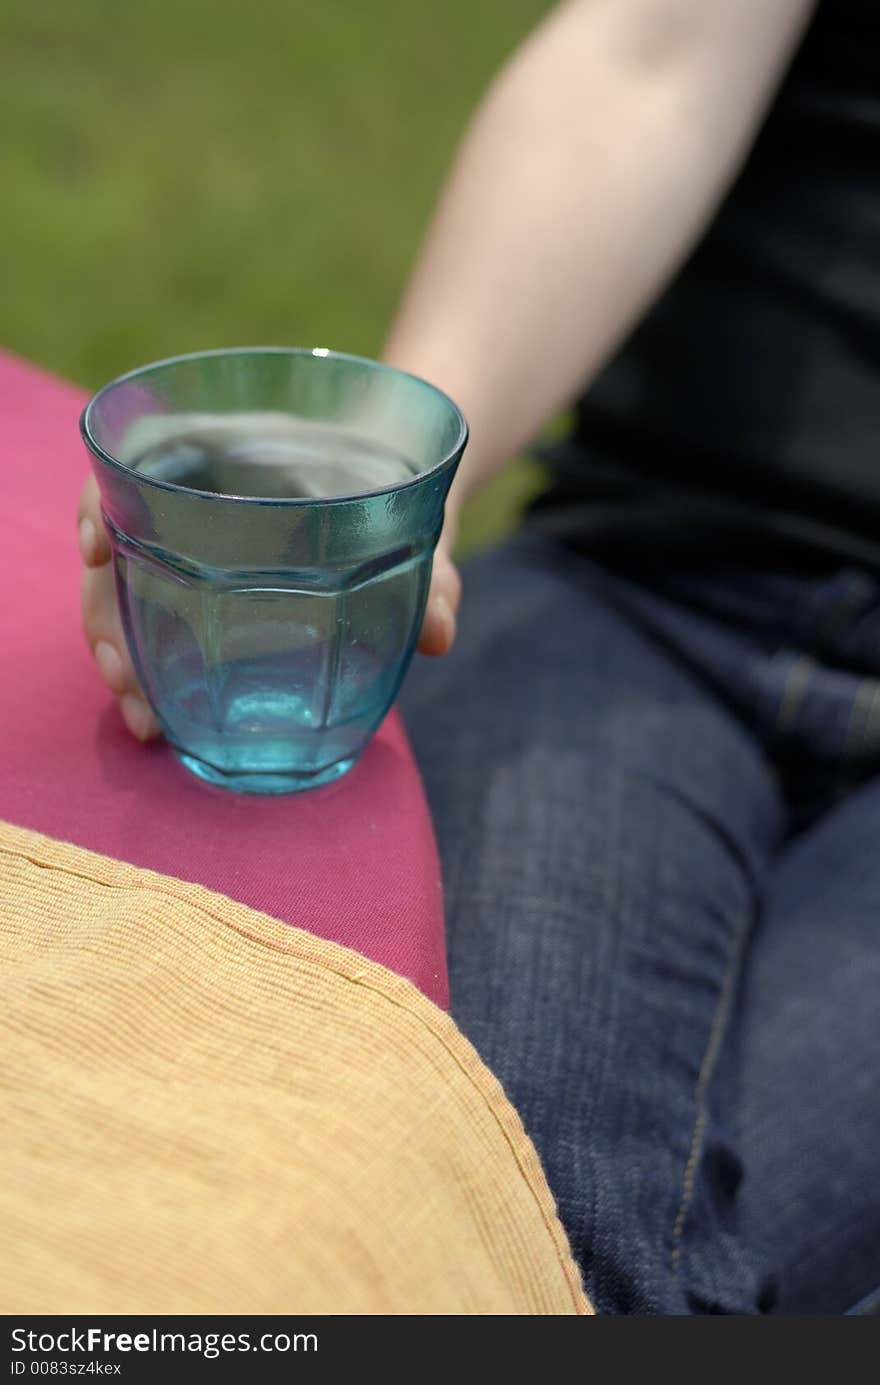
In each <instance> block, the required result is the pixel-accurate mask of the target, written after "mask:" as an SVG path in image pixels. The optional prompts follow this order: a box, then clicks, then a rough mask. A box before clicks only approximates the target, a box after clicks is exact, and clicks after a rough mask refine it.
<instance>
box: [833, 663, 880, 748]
mask: <svg viewBox="0 0 880 1385" xmlns="http://www.w3.org/2000/svg"><path fill="white" fill-rule="evenodd" d="M877 688H878V684H877V680H876V678H863V679H861V681H860V682H859V685H858V687H857V688H856V691H855V695H854V696H853V703H852V707H851V709H850V714H849V721H848V723H847V728H846V733H845V735H844V739H843V745H842V746H841V748H840V757H839V758H840V761H841V763H842V764H846V763H847V762H848V761H850V760H853V759H857V758H858V756H859V754H860V752H861V751H863V750H864V749H865V748H866V746H867V739H868V732H869V730H870V726H871V722H872V721H873V719H874V716H873V714H874V702H875V699H876V697H877Z"/></svg>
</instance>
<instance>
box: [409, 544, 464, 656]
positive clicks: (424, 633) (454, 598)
mask: <svg viewBox="0 0 880 1385" xmlns="http://www.w3.org/2000/svg"><path fill="white" fill-rule="evenodd" d="M460 600H461V578H460V577H459V575H458V571H457V569H456V567H455V564H454V563H453V562H452V559H451V558H450V557H449V556H448V554H447V553H446V552H445V551H444V550H443V549H438V550H437V553H436V554H435V557H434V571H433V574H432V577H431V590H430V592H429V594H428V604H427V607H426V609H425V618H424V621H423V622H422V630H421V634H420V636H419V645H418V647H419V650H420V652H421V653H422V654H448V653H449V650H450V649H451V648H452V645H453V643H454V641H455V627H456V612H457V611H458V605H459V602H460Z"/></svg>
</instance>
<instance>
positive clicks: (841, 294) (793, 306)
mask: <svg viewBox="0 0 880 1385" xmlns="http://www.w3.org/2000/svg"><path fill="white" fill-rule="evenodd" d="M768 3H772V0H768ZM539 455H543V456H544V457H545V458H546V459H547V460H548V461H549V462H550V464H551V467H552V470H553V473H554V480H553V483H552V485H551V488H550V490H549V492H548V493H547V494H546V495H544V496H543V497H542V498H541V499H540V500H539V501H538V502H537V503H536V504H535V506H534V507H533V510H532V514H531V517H530V524H531V527H532V528H537V529H539V530H541V531H543V532H546V533H550V534H554V535H556V536H558V537H560V538H562V539H564V540H566V541H567V542H570V543H573V544H575V545H576V546H578V547H581V548H584V549H586V550H588V551H589V552H591V553H595V554H597V555H598V556H600V557H603V558H609V559H613V558H615V557H621V558H622V559H624V560H626V561H627V562H633V561H635V562H637V563H639V564H650V563H654V562H659V563H661V564H670V563H679V562H685V563H687V562H691V561H694V562H698V563H700V564H705V563H707V562H708V563H709V564H711V565H714V566H717V565H719V564H723V563H728V562H742V561H746V562H753V561H754V562H768V561H769V562H771V563H776V562H777V561H782V560H783V559H785V560H786V561H794V562H796V563H799V564H802V565H808V566H812V565H815V564H817V563H818V564H820V565H822V566H827V565H828V564H829V563H830V564H833V563H836V562H840V561H853V562H856V563H860V564H863V565H866V566H869V567H872V568H877V569H880V0H824V3H822V4H821V5H820V6H819V9H818V11H817V12H816V15H815V17H814V20H813V22H812V24H811V26H810V29H809V31H808V33H807V35H806V37H805V39H804V42H803V44H802V46H801V48H800V50H799V52H798V54H797V56H796V58H795V59H794V62H793V64H792V66H791V68H790V69H789V72H788V75H787V78H786V80H785V82H784V84H783V85H782V87H781V88H780V91H779V93H778V95H777V98H776V100H775V103H774V105H773V107H772V109H771V111H770V113H769V115H768V118H767V119H766V121H765V124H764V126H763V129H762V130H761V132H760V134H759V136H758V139H757V141H756V143H755V145H754V147H753V150H752V153H751V155H750V157H749V159H748V161H747V163H746V165H745V167H744V169H743V171H742V173H741V174H740V176H739V178H738V180H737V182H736V184H735V185H734V187H733V189H732V191H731V192H730V193H729V195H728V197H727V199H726V201H725V202H724V203H723V205H722V207H721V209H720V211H719V212H718V214H717V216H716V218H715V220H714V222H713V223H712V225H711V226H710V228H709V230H708V232H707V234H706V235H705V237H704V239H703V240H702V242H701V243H700V245H699V247H698V249H697V250H696V252H695V253H694V254H693V255H692V256H691V258H690V260H689V261H688V263H687V264H686V265H685V267H684V268H683V270H682V271H681V272H680V274H679V275H678V276H677V278H676V280H675V281H674V283H673V284H672V285H671V287H670V288H669V289H668V290H667V291H666V293H665V294H664V295H663V297H662V298H661V299H660V301H659V302H658V303H657V305H656V306H655V307H654V309H653V310H652V311H651V312H650V314H649V315H648V316H647V317H646V318H645V319H644V320H643V322H642V324H641V326H640V327H639V328H638V329H637V330H636V332H635V333H634V335H633V336H632V337H631V338H630V339H629V341H628V342H627V344H626V345H625V346H624V347H623V349H622V350H621V351H620V353H619V354H618V356H617V357H616V358H615V359H614V360H613V361H612V362H611V364H610V365H609V367H608V368H607V369H606V370H605V371H604V372H603V373H602V374H601V375H600V376H599V377H598V379H597V380H596V382H595V383H594V385H593V386H592V387H591V389H590V390H589V392H588V393H587V395H586V396H585V397H584V399H583V400H581V402H580V403H579V404H578V406H577V409H576V412H575V419H574V424H573V427H572V430H571V433H570V435H569V437H568V438H567V439H566V440H565V441H563V442H562V443H559V444H557V445H555V446H553V447H549V448H545V449H543V450H542V452H541V453H540V454H539Z"/></svg>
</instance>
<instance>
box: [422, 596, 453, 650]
mask: <svg viewBox="0 0 880 1385" xmlns="http://www.w3.org/2000/svg"><path fill="white" fill-rule="evenodd" d="M454 642H455V616H454V614H453V611H452V607H451V606H450V604H449V602H448V601H447V600H446V597H445V596H436V597H434V598H433V599H432V600H431V602H430V605H429V607H428V610H427V613H426V616H425V623H424V625H423V626H422V635H421V639H420V640H419V650H420V651H421V653H422V654H432V655H441V654H448V653H449V651H450V649H451V648H452V646H453V643H454Z"/></svg>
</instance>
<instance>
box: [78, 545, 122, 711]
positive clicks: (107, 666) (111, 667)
mask: <svg viewBox="0 0 880 1385" xmlns="http://www.w3.org/2000/svg"><path fill="white" fill-rule="evenodd" d="M86 523H88V521H86ZM95 663H96V664H97V665H98V668H99V669H100V670H101V677H102V678H103V679H104V682H105V683H106V684H107V686H108V688H112V690H113V692H121V691H122V689H123V687H124V686H125V669H124V668H123V665H122V659H121V657H120V654H119V650H118V649H116V648H115V647H114V645H112V644H109V643H108V641H107V640H99V641H98V643H97V644H96V645H95Z"/></svg>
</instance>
